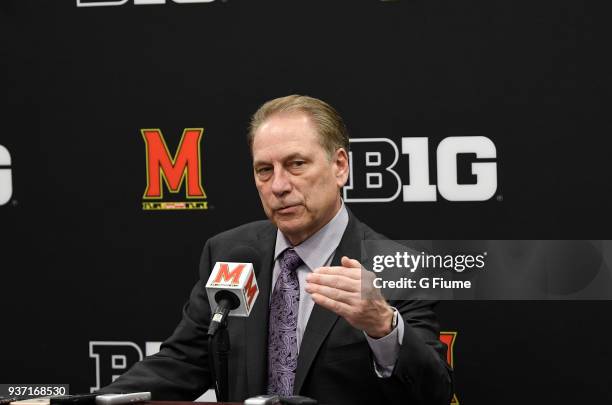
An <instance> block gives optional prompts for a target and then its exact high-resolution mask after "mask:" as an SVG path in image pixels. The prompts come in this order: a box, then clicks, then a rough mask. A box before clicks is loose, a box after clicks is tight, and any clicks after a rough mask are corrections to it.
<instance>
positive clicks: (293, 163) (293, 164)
mask: <svg viewBox="0 0 612 405" xmlns="http://www.w3.org/2000/svg"><path fill="white" fill-rule="evenodd" d="M304 163H306V162H304V161H303V160H294V161H293V162H291V166H293V167H300V166H303V165H304Z"/></svg>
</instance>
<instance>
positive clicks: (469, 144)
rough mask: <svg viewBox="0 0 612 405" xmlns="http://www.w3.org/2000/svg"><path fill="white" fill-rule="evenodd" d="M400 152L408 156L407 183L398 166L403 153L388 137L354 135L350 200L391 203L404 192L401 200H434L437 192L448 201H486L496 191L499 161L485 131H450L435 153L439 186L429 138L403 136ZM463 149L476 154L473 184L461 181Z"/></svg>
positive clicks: (348, 189) (348, 188)
mask: <svg viewBox="0 0 612 405" xmlns="http://www.w3.org/2000/svg"><path fill="white" fill-rule="evenodd" d="M401 146H402V152H401V155H407V157H408V159H409V162H408V171H409V173H408V176H409V179H410V181H409V184H407V185H402V178H401V177H400V175H399V174H398V173H397V171H396V170H394V167H395V165H396V164H397V162H398V160H399V158H400V152H399V150H398V147H397V145H396V144H395V142H393V141H392V140H391V139H388V138H355V139H351V151H350V163H351V170H350V177H349V181H348V184H347V185H346V186H345V187H344V201H346V202H389V201H393V200H395V199H396V198H398V197H399V195H400V193H402V200H403V201H436V200H437V196H438V192H439V193H440V195H441V196H442V197H443V198H444V199H446V200H448V201H486V200H488V199H490V198H491V197H493V195H495V191H497V163H496V162H495V161H486V162H484V161H479V160H482V159H489V160H490V159H495V158H496V157H497V151H496V148H495V145H494V144H493V142H492V141H491V140H490V139H489V138H487V137H484V136H451V137H448V138H445V139H443V140H442V141H441V142H440V144H439V145H438V149H437V152H436V161H437V174H438V175H437V177H438V182H437V183H438V185H437V188H436V185H435V184H430V179H429V141H428V139H427V138H424V137H409V138H408V137H407V138H402V145H401ZM462 154H473V155H476V161H475V162H472V163H471V174H472V175H473V176H474V177H475V179H476V181H475V183H473V184H472V183H470V184H460V183H459V180H458V172H457V161H458V156H459V155H462Z"/></svg>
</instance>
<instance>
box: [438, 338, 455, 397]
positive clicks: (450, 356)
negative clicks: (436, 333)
mask: <svg viewBox="0 0 612 405" xmlns="http://www.w3.org/2000/svg"><path fill="white" fill-rule="evenodd" d="M456 339H457V332H440V341H441V342H442V343H444V344H445V345H446V346H448V350H447V351H446V362H447V363H448V365H449V366H451V368H454V366H455V364H454V363H455V340H456ZM451 405H459V399H458V398H457V394H453V399H452V400H451Z"/></svg>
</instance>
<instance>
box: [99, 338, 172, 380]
mask: <svg viewBox="0 0 612 405" xmlns="http://www.w3.org/2000/svg"><path fill="white" fill-rule="evenodd" d="M161 343H162V342H145V355H146V356H150V355H152V354H155V353H157V352H159V347H160V346H161ZM89 357H90V358H92V359H94V360H95V363H96V364H95V365H96V383H95V385H94V386H93V387H90V391H91V392H95V391H97V390H99V389H100V388H102V387H105V386H107V385H108V384H110V383H112V382H113V381H115V379H117V377H119V376H120V375H121V374H123V373H125V372H126V371H128V369H129V368H130V367H132V366H133V365H134V364H135V363H137V362H139V361H140V360H142V359H143V353H142V349H141V348H140V347H139V346H138V345H137V344H136V343H134V342H108V341H93V342H89Z"/></svg>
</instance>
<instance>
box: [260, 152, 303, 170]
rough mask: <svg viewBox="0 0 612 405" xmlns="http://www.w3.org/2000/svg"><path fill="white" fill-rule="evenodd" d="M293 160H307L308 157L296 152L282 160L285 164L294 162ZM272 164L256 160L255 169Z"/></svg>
mask: <svg viewBox="0 0 612 405" xmlns="http://www.w3.org/2000/svg"><path fill="white" fill-rule="evenodd" d="M293 159H306V157H305V156H304V155H303V154H301V153H300V152H295V153H292V154H290V155H287V156H284V157H283V158H282V159H281V160H282V161H283V162H286V161H289V160H293ZM269 164H270V162H269V161H268V160H254V161H253V167H257V166H261V165H269Z"/></svg>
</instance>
